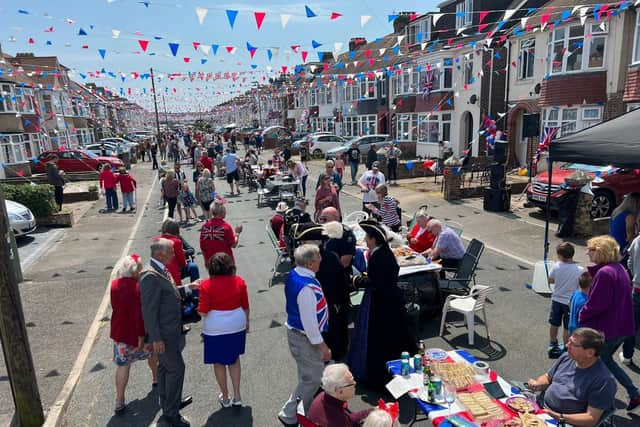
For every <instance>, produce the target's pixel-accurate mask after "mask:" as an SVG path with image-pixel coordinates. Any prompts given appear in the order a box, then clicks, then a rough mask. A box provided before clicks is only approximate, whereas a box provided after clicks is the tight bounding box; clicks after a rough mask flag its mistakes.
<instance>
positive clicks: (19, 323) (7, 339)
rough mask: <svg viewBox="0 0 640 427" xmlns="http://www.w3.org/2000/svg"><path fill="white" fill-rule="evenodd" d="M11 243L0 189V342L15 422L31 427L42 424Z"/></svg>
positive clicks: (42, 415) (41, 412)
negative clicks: (0, 263)
mask: <svg viewBox="0 0 640 427" xmlns="http://www.w3.org/2000/svg"><path fill="white" fill-rule="evenodd" d="M12 239H13V235H12V232H11V230H10V225H9V219H8V218H7V211H6V208H5V202H4V192H3V191H2V188H1V187H0V259H1V260H3V263H4V268H0V340H1V341H2V352H3V354H4V361H5V364H6V366H7V373H8V375H9V382H10V383H11V394H12V395H13V403H14V405H15V410H16V415H17V417H18V421H19V423H20V425H21V426H23V427H31V426H34V427H35V426H41V425H42V424H43V423H44V412H43V410H42V401H41V400H40V392H39V390H38V382H37V381H36V372H35V368H34V366H33V358H32V357H31V348H30V347H29V338H28V337H27V328H26V326H25V322H24V312H23V311H22V300H21V298H20V289H19V288H18V277H20V272H19V271H18V270H17V267H16V263H14V262H13V260H16V259H17V258H18V252H17V250H16V247H15V245H13V247H12V245H11V241H12ZM17 265H20V264H19V263H17Z"/></svg>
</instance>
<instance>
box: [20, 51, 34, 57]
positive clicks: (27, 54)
mask: <svg viewBox="0 0 640 427" xmlns="http://www.w3.org/2000/svg"><path fill="white" fill-rule="evenodd" d="M34 56H35V55H34V54H33V52H18V53H16V58H33V57H34Z"/></svg>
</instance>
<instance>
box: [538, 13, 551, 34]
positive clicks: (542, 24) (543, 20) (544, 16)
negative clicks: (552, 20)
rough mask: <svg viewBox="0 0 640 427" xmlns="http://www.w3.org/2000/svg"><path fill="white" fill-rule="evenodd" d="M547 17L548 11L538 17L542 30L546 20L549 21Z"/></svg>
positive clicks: (549, 15)
mask: <svg viewBox="0 0 640 427" xmlns="http://www.w3.org/2000/svg"><path fill="white" fill-rule="evenodd" d="M549 17H551V14H550V13H545V14H544V15H542V16H541V17H540V28H542V29H543V30H544V27H546V26H547V22H549Z"/></svg>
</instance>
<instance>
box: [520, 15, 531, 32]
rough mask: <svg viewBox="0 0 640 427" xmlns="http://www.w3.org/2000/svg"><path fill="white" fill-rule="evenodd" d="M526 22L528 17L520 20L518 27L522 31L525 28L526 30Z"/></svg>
mask: <svg viewBox="0 0 640 427" xmlns="http://www.w3.org/2000/svg"><path fill="white" fill-rule="evenodd" d="M528 20H529V17H528V16H525V17H524V18H520V27H522V29H523V30H524V29H525V28H527V21H528Z"/></svg>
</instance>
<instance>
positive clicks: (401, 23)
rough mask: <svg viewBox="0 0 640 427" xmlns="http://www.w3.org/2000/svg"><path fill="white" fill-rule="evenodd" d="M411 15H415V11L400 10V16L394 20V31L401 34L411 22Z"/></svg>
mask: <svg viewBox="0 0 640 427" xmlns="http://www.w3.org/2000/svg"><path fill="white" fill-rule="evenodd" d="M411 15H415V12H407V11H405V12H400V13H398V17H397V18H396V19H394V20H393V32H394V33H396V34H400V33H401V32H403V31H404V28H405V27H406V26H407V24H409V18H410V17H411Z"/></svg>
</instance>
